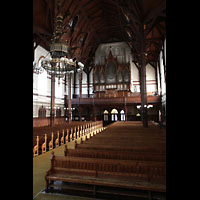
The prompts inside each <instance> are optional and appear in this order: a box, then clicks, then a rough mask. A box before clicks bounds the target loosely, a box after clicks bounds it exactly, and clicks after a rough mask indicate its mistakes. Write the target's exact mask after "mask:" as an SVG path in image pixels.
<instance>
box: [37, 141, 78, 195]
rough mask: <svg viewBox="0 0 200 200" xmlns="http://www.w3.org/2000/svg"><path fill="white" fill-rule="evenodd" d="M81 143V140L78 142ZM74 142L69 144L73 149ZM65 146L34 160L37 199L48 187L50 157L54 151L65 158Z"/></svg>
mask: <svg viewBox="0 0 200 200" xmlns="http://www.w3.org/2000/svg"><path fill="white" fill-rule="evenodd" d="M77 142H79V139H78V140H77ZM73 146H74V141H72V142H70V143H69V144H68V147H69V148H73ZM64 149H65V144H64V145H61V146H59V147H57V148H55V149H53V150H50V151H48V152H46V153H44V154H41V155H39V156H37V157H34V158H33V197H35V196H36V195H37V194H38V193H39V192H40V191H41V190H43V189H44V188H45V186H46V182H45V178H44V177H45V175H46V172H47V171H48V170H49V169H50V156H51V153H52V151H54V153H55V155H56V156H64Z"/></svg>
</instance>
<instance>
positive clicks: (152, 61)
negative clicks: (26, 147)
mask: <svg viewBox="0 0 200 200" xmlns="http://www.w3.org/2000/svg"><path fill="white" fill-rule="evenodd" d="M33 199H35V200H42V199H49V200H55V199H57V200H60V199H66V200H67V199H68V200H76V199H80V200H81V199H83V200H89V199H91V200H92V199H99V200H102V199H105V200H110V199H112V200H115V199H116V200H126V199H127V200H129V199H131V200H144V199H148V200H159V199H160V200H164V199H166V0H106V1H105V0H93V1H91V0H33Z"/></svg>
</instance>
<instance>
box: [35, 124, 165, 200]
mask: <svg viewBox="0 0 200 200" xmlns="http://www.w3.org/2000/svg"><path fill="white" fill-rule="evenodd" d="M130 129H131V130H132V133H133V138H134V142H130V143H128V144H127V140H126V134H127V133H128V131H130ZM107 132H109V133H111V134H109V135H108V134H107V135H106V133H107ZM120 133H121V138H120V141H119V140H118V139H117V138H115V137H114V136H115V135H116V134H120ZM144 134H146V136H145V137H146V141H145V142H146V143H145V144H148V143H149V140H150V139H151V138H152V137H153V138H154V139H155V144H157V145H156V146H157V147H152V151H155V153H158V152H156V151H159V153H163V154H164V155H165V153H166V152H165V136H166V134H165V130H164V129H160V128H159V127H156V126H155V125H154V124H152V123H151V122H149V128H148V129H146V128H143V127H142V124H141V123H140V122H138V123H137V122H116V123H114V124H111V125H110V126H109V127H108V128H107V129H106V130H104V131H103V134H102V133H101V134H99V135H98V137H92V138H91V139H89V140H87V141H85V136H83V137H82V140H83V141H84V142H83V144H79V142H80V139H78V140H77V143H78V144H79V145H78V148H80V149H85V148H88V146H90V147H91V149H93V148H95V146H96V147H97V146H98V148H101V141H105V138H106V139H107V141H108V142H107V144H105V143H104V148H105V147H106V148H105V150H106V149H107V150H108V151H109V150H110V149H112V148H113V147H114V146H116V145H119V146H120V144H123V143H124V144H125V147H126V148H127V149H128V148H129V147H132V146H133V144H134V145H136V146H137V148H139V147H140V144H139V143H140V135H144ZM160 134H162V136H161V137H163V138H162V141H160V140H159V137H156V136H157V135H158V136H159V135H160ZM114 138H115V139H114ZM129 138H130V135H129ZM136 139H137V140H136ZM156 141H158V142H157V143H156ZM159 145H160V146H159ZM74 146H75V145H74V141H72V142H70V143H69V144H68V148H69V149H74ZM149 148H151V146H149ZM64 149H65V145H62V146H60V147H57V148H56V149H53V150H51V151H48V152H46V153H44V154H42V155H40V156H38V157H35V158H33V197H34V199H35V200H40V199H51V200H53V199H66V200H67V199H69V200H75V199H84V200H86V199H87V200H89V199H91V198H83V197H80V198H78V197H73V196H62V195H59V196H56V195H55V194H52V195H51V194H45V193H43V192H41V191H43V190H44V188H45V186H46V182H45V179H44V177H45V175H46V172H47V171H48V170H49V169H50V156H51V153H52V151H54V153H55V156H64ZM133 153H134V152H133Z"/></svg>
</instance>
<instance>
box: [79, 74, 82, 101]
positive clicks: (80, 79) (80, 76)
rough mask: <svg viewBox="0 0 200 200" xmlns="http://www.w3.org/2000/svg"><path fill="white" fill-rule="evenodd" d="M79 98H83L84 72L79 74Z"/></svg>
mask: <svg viewBox="0 0 200 200" xmlns="http://www.w3.org/2000/svg"><path fill="white" fill-rule="evenodd" d="M78 76H79V98H82V72H80V73H79V75H78Z"/></svg>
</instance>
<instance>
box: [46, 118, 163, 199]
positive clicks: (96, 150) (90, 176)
mask: <svg viewBox="0 0 200 200" xmlns="http://www.w3.org/2000/svg"><path fill="white" fill-rule="evenodd" d="M165 143H166V133H165V130H163V129H160V128H159V127H158V126H156V125H154V124H152V123H150V124H149V128H143V127H142V124H141V123H138V122H137V123H134V122H116V123H114V124H113V125H110V126H109V127H107V129H106V130H104V131H103V132H101V133H100V134H97V135H95V137H92V138H91V139H90V140H86V141H84V142H83V143H81V144H76V147H75V149H69V148H68V145H67V144H66V145H65V151H64V152H63V153H64V156H55V155H54V153H52V156H51V168H50V170H49V171H48V172H47V174H46V176H45V180H46V192H52V191H63V190H66V191H67V192H68V194H69V193H70V194H79V195H80V194H82V193H83V194H84V195H88V196H94V197H97V198H102V197H103V198H106V199H123V200H124V199H149V200H152V199H157V200H158V199H166V198H165V193H166V151H165V147H166V144H165ZM105 196H106V197H105Z"/></svg>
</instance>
